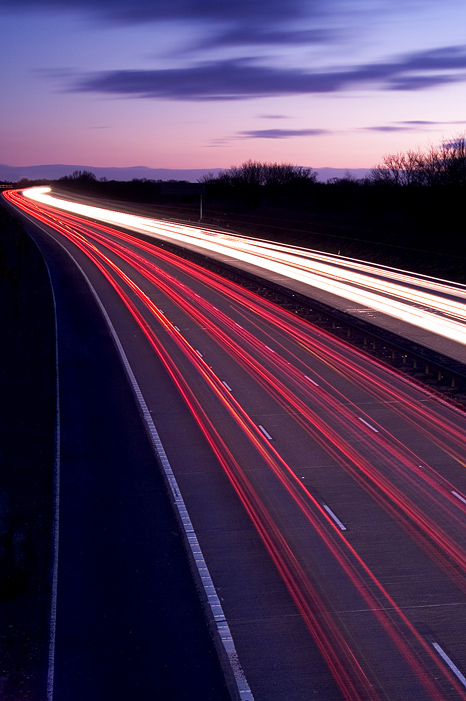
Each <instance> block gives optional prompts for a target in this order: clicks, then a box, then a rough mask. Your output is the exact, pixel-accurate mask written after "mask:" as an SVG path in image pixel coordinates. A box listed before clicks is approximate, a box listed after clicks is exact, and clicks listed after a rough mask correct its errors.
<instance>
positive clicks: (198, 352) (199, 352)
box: [195, 348, 204, 358]
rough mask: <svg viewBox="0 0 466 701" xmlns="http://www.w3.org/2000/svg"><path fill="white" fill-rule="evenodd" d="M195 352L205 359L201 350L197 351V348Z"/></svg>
mask: <svg viewBox="0 0 466 701" xmlns="http://www.w3.org/2000/svg"><path fill="white" fill-rule="evenodd" d="M195 351H196V353H197V354H198V355H199V356H200V357H201V358H203V357H204V356H203V355H202V353H201V351H200V350H197V348H196V349H195Z"/></svg>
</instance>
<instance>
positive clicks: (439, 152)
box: [369, 134, 466, 187]
mask: <svg viewBox="0 0 466 701" xmlns="http://www.w3.org/2000/svg"><path fill="white" fill-rule="evenodd" d="M369 179H370V181H372V182H373V183H374V184H384V185H399V186H412V185H415V186H422V187H426V186H427V187H428V186H436V185H441V186H445V185H447V186H448V185H466V135H465V134H461V135H459V136H457V137H455V138H454V139H452V140H450V141H444V142H443V143H441V144H440V145H439V146H430V147H429V148H428V149H427V150H425V151H423V150H421V149H416V150H409V151H406V152H405V153H395V154H389V155H386V156H384V158H383V160H382V163H380V164H379V165H378V166H376V167H375V168H374V169H373V170H372V172H371V175H370V178H369Z"/></svg>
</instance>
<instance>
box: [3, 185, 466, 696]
mask: <svg viewBox="0 0 466 701" xmlns="http://www.w3.org/2000/svg"><path fill="white" fill-rule="evenodd" d="M5 197H6V198H7V199H8V200H9V201H10V202H11V203H12V204H14V205H15V206H17V207H19V208H20V209H21V210H23V211H24V212H26V213H27V214H28V215H30V216H31V217H33V218H34V219H35V220H38V221H40V222H42V223H43V224H45V225H46V226H47V227H50V228H51V229H53V230H54V231H55V232H57V233H58V234H59V235H60V236H62V237H63V239H64V240H66V241H67V242H70V243H72V244H73V245H74V246H76V247H77V249H79V251H80V252H81V253H82V254H84V255H85V256H86V257H87V259H88V260H89V261H91V262H92V263H93V264H94V265H95V266H96V268H97V269H98V270H99V271H100V273H101V274H102V276H103V278H105V280H106V281H107V282H108V283H109V284H110V286H111V287H112V289H113V290H114V292H115V293H116V295H117V297H118V299H119V300H120V302H121V303H122V304H123V305H124V308H125V309H126V310H127V312H128V313H129V314H131V316H132V318H133V319H134V320H135V321H136V322H137V324H138V325H139V328H140V329H141V331H142V332H143V333H144V335H145V337H146V339H147V342H148V343H149V345H150V347H151V348H152V350H153V352H154V353H155V354H156V356H157V358H158V359H159V360H160V361H161V362H162V363H163V366H164V367H165V370H166V372H167V374H168V375H169V376H170V378H171V380H172V382H173V383H174V385H175V386H176V387H177V389H178V391H179V393H180V395H181V396H182V397H183V399H184V401H185V403H186V406H187V407H188V408H189V410H190V412H191V414H192V416H193V417H194V418H195V419H196V421H197V424H198V426H199V428H200V430H201V431H202V433H203V435H204V436H205V439H206V441H207V443H208V445H209V446H210V448H211V450H212V451H213V453H214V454H215V456H216V458H217V460H218V464H219V466H220V467H221V468H222V469H223V470H224V472H225V474H226V475H227V476H228V478H229V480H230V482H231V484H232V485H233V487H234V489H235V491H236V493H237V495H238V498H239V499H240V501H241V503H242V504H243V506H244V508H245V510H246V512H247V513H248V515H249V517H250V519H251V520H252V522H253V523H254V526H255V528H256V529H257V532H258V533H259V535H260V537H261V539H262V541H263V543H264V545H265V548H266V549H267V552H268V553H269V555H270V557H271V559H272V560H273V562H274V564H275V566H276V568H277V569H278V571H279V572H280V575H281V577H282V579H283V581H284V582H285V585H286V587H287V589H288V591H289V593H290V595H291V597H292V599H293V601H294V603H295V605H296V607H297V609H298V611H299V612H300V614H301V616H302V618H303V620H304V621H305V623H306V625H307V626H308V629H309V631H310V634H311V635H312V637H313V639H314V641H315V643H316V644H317V646H318V648H319V650H320V652H321V654H322V657H323V658H324V659H325V661H326V663H327V665H328V667H329V669H330V670H331V672H332V674H333V676H334V678H335V680H336V682H337V684H338V686H339V688H340V691H341V694H342V697H343V698H345V699H348V700H351V699H378V698H380V699H382V698H397V696H396V694H397V693H398V694H399V693H400V686H399V682H398V683H397V682H396V680H393V679H391V680H390V679H389V677H390V674H389V670H390V667H391V666H392V665H393V666H394V667H395V668H396V669H399V670H400V672H399V673H400V676H401V678H403V679H405V678H410V680H411V681H410V684H411V685H412V687H411V688H412V692H411V698H430V699H444V698H450V697H451V698H453V696H449V695H448V693H449V692H447V691H446V690H454V692H453V693H454V698H464V699H466V688H465V685H464V683H463V679H462V674H461V672H459V670H458V668H457V667H456V666H454V665H453V667H454V668H453V667H452V666H451V665H450V664H449V663H448V662H447V663H445V657H444V656H442V655H441V654H438V650H437V647H438V644H437V643H435V644H433V643H432V642H431V641H430V640H429V639H428V637H426V636H425V635H424V634H423V633H422V632H421V631H420V630H419V629H418V626H417V623H416V618H415V617H414V618H413V612H412V611H408V610H406V607H405V606H404V605H403V603H399V602H398V601H397V597H396V595H394V594H392V593H391V591H390V586H387V585H386V584H384V583H383V582H382V580H381V579H380V577H379V576H378V574H377V566H376V564H375V561H374V562H370V561H369V560H368V559H367V556H366V555H363V554H361V553H360V552H359V551H358V548H357V547H356V546H353V545H352V544H351V534H349V535H348V534H346V533H344V532H343V530H342V528H341V527H340V526H339V523H341V522H339V521H338V519H337V520H335V519H334V518H333V517H332V515H331V514H332V513H333V511H332V510H331V509H330V507H328V506H327V505H326V504H325V503H323V501H322V500H321V499H320V498H318V497H317V496H316V495H315V494H314V493H313V489H312V487H308V486H307V485H305V484H304V483H303V481H302V479H301V478H300V476H299V467H298V466H296V465H294V464H292V462H289V460H288V459H287V458H286V457H285V456H284V455H283V454H282V446H281V445H280V444H279V442H278V441H276V440H275V439H274V438H273V437H272V436H270V434H269V433H268V430H267V429H266V428H264V427H263V426H261V425H258V424H257V423H256V422H255V421H254V419H253V417H252V414H251V412H248V411H247V410H246V408H245V407H244V405H243V403H242V402H241V401H240V400H239V399H238V398H237V397H236V395H235V393H234V392H233V391H231V390H230V388H229V385H226V383H225V381H224V380H222V378H221V376H220V374H217V373H216V372H215V370H214V369H212V368H211V367H210V365H209V364H208V362H207V361H206V360H205V359H204V358H203V357H201V355H200V353H199V351H198V350H196V347H195V345H194V344H193V343H192V342H190V341H189V340H188V335H189V334H188V335H187V334H185V333H184V332H182V331H180V329H179V328H178V326H177V325H176V323H175V321H171V320H170V316H171V314H170V313H167V314H165V313H164V312H162V310H161V309H160V307H159V303H158V301H154V300H153V299H152V297H153V296H154V294H153V293H155V296H156V298H157V300H158V298H159V297H163V298H164V299H165V300H167V303H168V304H169V305H171V307H170V309H176V310H178V311H177V312H176V314H179V313H181V314H182V315H183V318H185V319H189V320H190V321H191V322H192V323H193V324H194V325H195V327H196V328H197V329H201V330H202V333H203V334H204V335H205V336H206V337H207V338H208V339H209V343H210V344H213V345H209V348H212V347H215V348H216V349H217V350H216V353H218V354H219V357H221V358H222V365H224V364H225V362H226V359H228V362H231V363H233V364H234V366H235V368H237V369H238V370H239V371H240V372H241V373H242V375H243V376H244V377H248V378H249V380H248V381H249V382H250V383H251V386H252V385H254V387H256V388H257V391H258V392H259V395H260V396H264V397H265V396H266V397H267V402H268V406H269V405H270V406H273V407H275V409H274V413H276V414H279V415H280V416H286V422H289V425H290V426H292V427H293V428H292V430H293V431H297V432H301V433H300V435H302V436H304V438H303V442H305V444H306V445H315V446H316V447H318V449H319V450H320V451H322V454H324V453H325V455H326V456H327V457H328V460H329V461H331V463H332V465H334V466H335V468H334V469H339V470H342V471H343V472H344V473H345V475H346V476H347V478H348V479H349V480H351V481H352V482H353V483H354V485H355V486H356V488H357V489H361V490H362V491H363V492H364V493H365V494H366V495H367V496H368V497H370V498H371V499H372V500H373V501H374V503H375V504H376V505H377V506H378V507H381V508H382V509H383V511H384V513H385V514H386V516H387V517H388V518H389V519H390V520H392V521H393V522H395V523H396V524H397V525H398V526H399V527H400V529H401V530H402V532H403V533H404V534H405V535H406V536H407V537H408V538H409V539H410V540H411V541H413V543H414V544H415V547H419V549H420V550H422V553H423V554H424V556H426V557H427V558H428V559H429V560H430V561H431V562H432V566H435V567H438V568H440V569H441V571H442V573H443V576H444V577H445V578H446V579H448V580H450V581H451V582H452V583H453V584H454V586H455V587H457V588H458V592H462V594H466V520H465V514H466V479H465V477H466V474H465V475H463V474H462V473H461V472H460V471H461V470H462V471H464V466H466V446H465V444H464V438H463V436H464V428H465V419H464V416H463V415H462V414H461V413H460V412H458V411H456V410H455V409H453V408H450V407H449V406H447V405H446V404H445V403H444V402H442V401H440V400H437V399H434V398H433V397H431V396H430V395H428V393H427V392H426V391H425V390H423V389H420V388H417V387H414V386H412V385H410V384H409V383H408V382H407V381H406V380H405V379H403V378H401V377H399V376H397V375H396V374H394V373H393V372H391V371H390V370H389V369H387V368H385V367H384V366H383V365H381V364H379V363H377V362H374V361H373V360H369V359H368V358H367V357H365V356H364V355H363V354H361V353H358V352H356V351H354V350H353V349H351V348H350V347H349V346H348V345H346V344H344V343H341V342H339V341H337V340H335V339H334V338H332V337H331V336H328V335H327V334H325V333H324V332H322V331H321V330H318V329H316V328H314V327H312V326H311V325H310V324H308V323H307V322H303V321H302V320H300V319H297V318H296V317H294V316H293V315H292V314H290V313H288V312H287V311H285V310H283V309H280V308H277V307H275V306H274V305H273V304H271V303H269V302H267V301H266V300H264V299H262V298H260V297H258V296H256V295H254V294H253V293H250V292H248V291H246V290H244V289H242V288H241V287H239V286H238V285H236V284H234V283H231V282H228V281H226V280H224V279H222V278H221V277H219V276H217V275H215V274H213V273H210V272H206V271H205V270H203V269H202V268H200V267H199V266H196V265H194V264H193V263H189V262H186V261H184V260H181V259H179V258H177V257H176V256H174V255H172V254H169V253H167V252H166V251H163V250H162V249H159V248H156V247H154V246H153V245H152V244H150V243H147V242H145V241H143V240H140V239H138V238H136V237H135V236H133V235H130V234H127V233H125V232H122V231H118V230H116V229H112V228H110V227H108V226H105V225H102V224H98V223H96V222H90V221H86V220H84V219H82V218H80V217H78V216H75V215H73V214H65V213H63V212H58V211H57V210H55V209H53V208H52V207H49V206H46V205H40V204H36V203H35V202H32V201H31V200H26V199H25V198H24V197H23V196H22V195H21V194H20V192H18V191H12V192H8V193H6V194H5ZM213 299H216V300H217V301H216V302H215V304H214V302H213V301H212V300H213ZM175 316H176V315H175ZM210 355H212V352H210ZM235 372H236V370H235ZM335 378H337V379H340V380H341V383H339V384H338V387H337V386H336V383H335ZM232 384H233V383H232ZM362 396H364V398H365V401H362V400H361V397H362ZM367 398H370V399H372V400H373V402H374V403H375V402H383V403H384V404H385V405H389V411H390V416H391V417H393V419H394V421H393V422H392V423H390V427H388V426H387V425H386V424H385V422H384V420H383V418H382V419H380V420H377V416H372V415H371V403H370V402H368V401H367ZM366 406H367V407H368V408H367V411H366V410H365V408H364V407H366ZM392 424H393V426H392ZM407 425H409V426H411V427H412V429H413V430H415V431H417V432H419V433H420V435H422V436H423V437H424V439H425V441H429V442H430V444H431V445H432V446H433V449H435V450H436V451H437V452H436V453H435V455H436V456H438V455H442V456H443V459H444V460H445V459H448V460H449V461H450V462H453V463H455V469H454V470H451V471H447V473H446V474H442V471H441V470H440V469H437V468H436V466H435V464H432V465H431V464H429V462H428V461H427V460H426V458H425V457H423V456H422V455H420V454H418V453H417V452H416V450H417V448H416V446H415V445H413V447H410V445H409V444H407V443H405V442H404V432H405V427H406V426H407ZM272 433H273V431H272ZM284 452H286V450H285V451H284ZM289 452H291V451H289ZM424 452H425V451H424ZM246 454H247V455H248V456H253V458H252V464H253V465H254V470H251V469H250V468H249V461H250V460H251V457H249V458H248V462H247V464H246V465H245V464H243V461H242V460H241V456H242V455H246ZM448 475H450V476H448ZM457 475H460V476H461V480H460V481H456V479H455V476H457ZM276 494H279V498H275V496H273V495H276ZM290 514H292V516H291V517H290ZM400 532H401V531H400ZM348 600H351V601H352V606H353V607H355V608H358V607H359V610H361V611H364V612H365V613H364V621H365V624H364V625H365V627H366V630H367V640H366V639H365V638H364V637H361V635H360V633H359V634H358V632H357V631H358V626H357V625H356V624H355V620H353V619H352V618H351V617H347V616H345V615H344V614H343V611H344V608H345V605H347V603H346V604H345V602H347V601H348ZM374 638H377V640H378V646H379V647H378V648H375V646H374V645H373V643H372V640H373V639H374ZM435 645H437V647H435ZM440 649H442V648H440ZM446 659H447V660H448V659H449V658H448V656H447V658H446ZM455 670H457V671H455ZM457 672H458V673H457ZM391 684H393V686H390V685H391ZM397 684H398V685H397Z"/></svg>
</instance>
